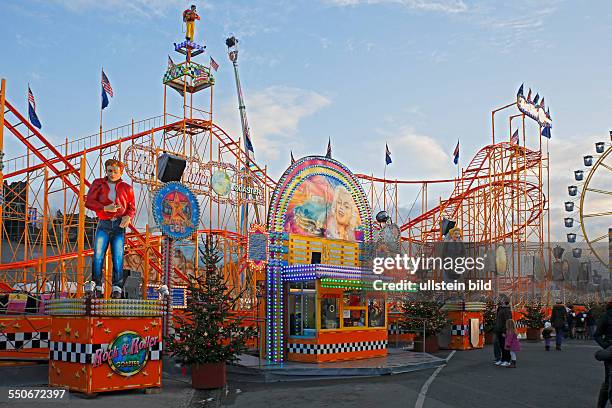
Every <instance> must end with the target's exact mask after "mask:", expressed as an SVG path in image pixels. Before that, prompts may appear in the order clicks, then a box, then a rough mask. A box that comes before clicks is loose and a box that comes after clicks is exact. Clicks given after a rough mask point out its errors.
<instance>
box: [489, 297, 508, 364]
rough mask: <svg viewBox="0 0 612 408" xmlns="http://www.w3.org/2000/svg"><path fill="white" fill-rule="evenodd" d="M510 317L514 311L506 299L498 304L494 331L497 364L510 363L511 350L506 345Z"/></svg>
mask: <svg viewBox="0 0 612 408" xmlns="http://www.w3.org/2000/svg"><path fill="white" fill-rule="evenodd" d="M508 319H512V311H511V310H510V301H509V300H508V299H505V300H504V301H503V302H501V301H500V302H499V304H498V305H497V316H496V318H495V326H494V327H493V333H495V340H494V341H495V343H494V344H493V350H494V352H495V358H496V359H497V361H496V362H495V365H503V366H509V365H510V351H509V350H506V347H504V345H505V344H506V321H507V320H508Z"/></svg>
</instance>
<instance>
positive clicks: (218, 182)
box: [211, 170, 232, 196]
mask: <svg viewBox="0 0 612 408" xmlns="http://www.w3.org/2000/svg"><path fill="white" fill-rule="evenodd" d="M211 184H212V189H213V191H214V192H215V193H217V194H219V195H220V196H226V195H228V194H229V192H230V189H231V187H232V181H231V180H230V178H229V176H228V175H227V173H226V172H224V171H223V170H217V171H215V172H213V174H212V183H211Z"/></svg>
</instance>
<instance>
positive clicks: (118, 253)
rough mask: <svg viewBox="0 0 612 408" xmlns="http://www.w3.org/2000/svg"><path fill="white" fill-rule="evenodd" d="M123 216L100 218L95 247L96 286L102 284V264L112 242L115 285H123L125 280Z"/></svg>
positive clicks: (94, 274)
mask: <svg viewBox="0 0 612 408" xmlns="http://www.w3.org/2000/svg"><path fill="white" fill-rule="evenodd" d="M120 223H121V218H119V219H117V220H100V221H99V222H98V227H97V228H96V237H95V238H94V247H93V265H92V267H93V270H92V275H93V280H94V282H96V286H101V285H102V264H104V256H105V255H106V250H107V249H108V246H109V244H110V248H111V255H112V260H113V286H118V287H121V281H122V280H123V250H124V245H125V228H121V227H120V226H119V224H120Z"/></svg>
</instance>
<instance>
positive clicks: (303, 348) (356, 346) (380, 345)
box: [287, 340, 387, 355]
mask: <svg viewBox="0 0 612 408" xmlns="http://www.w3.org/2000/svg"><path fill="white" fill-rule="evenodd" d="M386 348H387V340H375V341H360V342H356V343H333V344H302V343H289V344H287V349H288V352H289V353H295V354H312V355H320V354H335V353H351V352H355V351H367V350H384V349H386Z"/></svg>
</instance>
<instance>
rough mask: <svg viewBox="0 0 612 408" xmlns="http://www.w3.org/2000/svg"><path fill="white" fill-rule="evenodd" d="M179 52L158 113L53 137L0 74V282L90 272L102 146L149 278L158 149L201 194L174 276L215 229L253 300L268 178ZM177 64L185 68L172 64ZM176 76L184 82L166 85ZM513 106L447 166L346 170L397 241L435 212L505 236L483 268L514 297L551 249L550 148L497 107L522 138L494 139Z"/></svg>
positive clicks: (479, 238)
mask: <svg viewBox="0 0 612 408" xmlns="http://www.w3.org/2000/svg"><path fill="white" fill-rule="evenodd" d="M190 52H191V51H190V50H187V52H186V53H185V55H186V59H185V62H181V63H179V64H176V66H173V67H169V71H168V72H169V73H171V72H180V75H178V76H177V77H176V78H174V77H173V78H174V79H168V81H167V82H165V85H166V86H165V87H164V113H163V115H160V116H156V117H152V118H149V119H145V120H141V121H132V123H130V124H128V125H125V126H122V127H118V128H115V129H112V130H107V131H102V129H100V132H99V133H97V134H94V135H91V136H88V137H84V138H80V139H73V140H68V139H66V140H65V141H64V143H57V142H52V141H50V140H48V139H47V138H46V137H45V136H44V135H43V134H42V133H41V132H40V131H39V130H38V129H36V128H35V127H33V126H32V125H31V124H30V123H29V122H28V120H27V119H26V117H24V115H22V114H21V113H20V112H19V111H18V110H17V109H16V108H15V107H14V105H13V104H11V103H10V102H9V101H7V100H6V99H5V92H6V81H4V80H3V81H2V97H1V99H0V104H1V111H0V151H4V150H5V149H3V146H6V145H8V144H10V145H11V151H16V150H19V149H20V150H19V153H18V154H14V155H12V156H11V157H7V158H6V159H5V160H3V162H2V164H3V168H0V184H1V185H3V186H4V187H3V200H2V206H0V253H1V254H2V262H1V264H0V282H1V283H3V284H4V286H5V287H9V288H13V289H26V290H29V291H32V292H37V293H42V292H45V291H56V292H64V293H66V294H68V295H71V296H80V295H82V290H83V283H84V282H85V281H86V280H87V278H88V276H89V275H90V267H89V265H90V262H91V254H92V250H91V241H92V239H93V233H94V228H95V220H94V218H93V217H92V216H91V215H92V214H91V213H88V211H87V210H86V209H85V207H84V200H83V199H84V196H85V194H86V189H87V187H88V186H89V181H90V180H93V179H94V178H96V177H99V175H100V174H101V172H102V163H103V161H104V160H105V159H107V158H112V157H115V158H121V159H123V160H124V161H126V163H127V167H126V169H127V170H128V176H129V178H130V179H131V181H132V182H133V183H134V187H135V194H136V206H137V209H138V212H137V214H136V217H135V219H134V220H133V222H132V225H130V231H129V234H128V235H127V238H126V268H127V269H131V270H136V271H138V272H140V273H141V274H142V276H143V280H144V282H146V283H149V284H159V282H160V274H161V266H160V265H161V263H162V262H161V256H162V255H161V247H160V234H159V233H158V232H157V231H155V229H154V227H153V225H154V223H153V222H152V221H150V220H151V218H150V214H149V209H150V207H151V196H152V193H153V192H154V191H155V189H156V188H158V187H159V181H157V178H156V175H157V163H156V161H155V158H156V157H157V156H158V155H159V154H160V153H162V152H169V153H172V154H175V155H178V156H181V157H183V158H185V159H186V160H187V162H188V163H190V166H191V170H190V172H189V174H188V175H187V176H185V178H189V180H191V181H192V187H193V188H194V190H196V192H198V193H199V195H200V197H201V200H202V201H201V203H200V205H201V209H202V211H201V214H202V217H201V220H200V226H199V232H198V234H195V235H194V237H193V239H192V240H191V255H190V256H186V252H187V251H186V250H185V251H184V250H181V251H182V252H181V253H176V254H175V258H176V262H175V264H174V269H173V273H172V276H171V278H172V280H173V282H176V283H178V282H181V281H184V280H185V279H186V278H187V275H189V274H191V273H197V270H198V256H197V254H198V245H199V239H198V236H199V235H200V234H214V235H216V236H218V237H219V238H220V240H221V242H222V244H221V248H222V251H223V261H222V265H223V271H224V273H225V274H226V276H227V278H228V279H229V281H230V283H231V284H232V285H233V286H234V287H236V288H241V289H244V288H246V289H248V291H247V295H246V296H245V299H244V302H243V304H242V307H243V308H244V309H249V310H253V311H254V310H255V309H258V308H257V307H255V305H256V304H257V293H256V292H257V290H256V288H257V281H263V280H264V277H263V276H259V275H258V273H260V272H253V271H250V269H249V268H248V263H247V259H246V246H247V237H246V233H245V232H244V230H243V229H241V226H242V225H245V221H246V224H251V223H262V222H264V220H266V219H267V211H268V203H269V199H270V194H271V192H272V191H273V190H274V187H275V185H276V182H275V180H274V179H273V178H271V177H270V176H269V175H268V173H267V168H266V167H262V166H259V165H257V163H256V162H255V161H254V160H253V158H249V156H247V152H245V150H246V149H245V148H244V146H241V141H240V139H239V138H235V137H232V136H230V135H228V134H227V133H226V132H225V131H223V129H221V128H220V127H219V126H218V125H217V124H215V123H214V122H213V115H212V105H213V88H214V78H213V76H212V72H211V70H210V67H206V66H202V65H199V64H196V63H194V62H193V61H192V59H191V54H190ZM194 65H197V69H199V70H200V71H201V70H204V71H205V72H206V73H207V76H206V78H207V79H206V80H207V81H208V82H207V83H204V84H203V83H201V82H199V83H198V85H197V86H195V85H193V83H192V81H193V78H190V77H189V75H190V71H189V70H190V69H192V68H193V67H194ZM176 67H179V68H178V69H179V71H176V69H177V68H176ZM182 68H185V69H184V70H183V71H180V69H182ZM172 69H174V70H175V71H171V70H172ZM167 75H169V74H167ZM177 78H178V79H180V80H181V82H180V84H182V85H181V86H182V87H183V92H180V89H177V83H179V82H177V80H178V79H177ZM179 88H180V87H179ZM177 90H179V94H180V95H181V98H180V106H181V108H182V112H181V113H180V114H173V113H170V112H169V111H168V100H169V99H170V98H172V97H174V98H176V95H175V94H174V93H173V92H174V91H177ZM168 91H170V92H168ZM197 91H204V92H202V93H208V95H207V96H205V98H204V99H203V101H205V102H204V104H205V105H207V106H208V107H207V109H205V110H202V109H199V108H196V107H195V103H194V97H195V95H194V94H196V92H197ZM197 95H200V93H198V94H197ZM200 106H201V105H200ZM513 106H516V104H514V103H513V104H509V105H506V106H504V107H502V108H500V109H497V110H495V111H493V113H492V125H493V126H492V144H490V145H487V146H485V147H483V148H482V149H480V150H479V151H478V152H477V153H476V155H475V156H474V157H473V159H472V160H471V161H470V162H469V164H468V165H467V167H465V168H463V169H462V170H461V172H460V174H459V175H458V177H457V178H454V179H446V180H388V179H381V178H376V177H374V176H373V175H370V176H368V175H363V174H362V175H357V176H358V177H359V178H360V179H361V180H362V183H363V186H364V189H365V191H366V193H367V195H368V196H369V198H370V201H371V206H372V209H373V211H375V212H376V211H379V210H386V211H387V212H389V213H390V214H395V218H394V219H395V220H397V222H398V224H400V230H401V233H402V240H403V241H404V242H405V243H407V244H410V245H412V244H415V245H424V244H427V243H432V242H437V241H440V240H441V239H442V235H441V228H440V226H441V223H442V220H443V219H449V220H454V221H456V222H457V225H458V226H459V227H460V228H461V229H462V230H463V231H464V238H465V240H467V241H470V242H477V243H479V244H481V245H482V247H484V248H486V249H490V248H491V247H492V246H493V245H499V244H505V245H506V248H507V251H509V252H508V254H507V256H508V259H509V262H508V264H509V267H508V270H507V271H497V272H495V271H493V272H491V273H490V277H491V278H495V279H496V280H497V282H498V285H497V287H498V290H499V291H501V292H507V293H511V294H513V295H515V296H516V297H517V300H519V301H520V300H521V299H524V298H525V297H526V296H528V295H533V294H536V292H537V293H538V294H544V293H546V292H548V291H549V289H550V288H549V286H548V277H549V272H548V267H547V265H550V251H549V249H548V248H547V247H546V245H545V242H546V241H547V237H548V236H549V235H550V220H549V213H548V207H549V203H548V199H547V197H548V188H549V185H548V176H549V167H548V160H549V156H548V144H547V143H548V140H546V139H544V140H543V139H542V136H541V129H539V131H538V133H537V136H536V137H533V135H531V136H529V135H528V133H529V128H530V127H531V126H530V125H528V123H527V120H528V118H526V116H525V115H524V114H522V113H521V114H516V113H513V114H511V115H509V117H508V125H509V134H510V135H512V134H513V130H514V129H513V124H514V121H515V120H519V121H520V125H519V126H517V127H516V130H519V131H520V134H521V135H522V143H516V142H506V141H502V142H500V141H497V142H496V133H495V124H496V122H495V115H496V114H497V113H499V112H500V111H501V110H505V109H508V108H511V107H513ZM5 130H6V131H5ZM533 133H535V132H533ZM534 145H535V146H534ZM527 146H529V147H527ZM216 169H223V170H224V171H225V172H231V173H232V177H233V178H234V180H236V183H237V184H240V185H242V186H248V187H249V188H256V189H259V191H260V196H259V199H258V201H256V202H247V201H245V199H244V196H245V195H244V194H240V193H236V194H234V195H231V194H230V195H228V196H227V197H228V198H227V199H220V198H219V194H215V193H213V191H212V190H215V188H216V187H218V186H215V185H214V183H215V180H214V177H213V174H214V173H215V171H216ZM192 179H193V180H192ZM202 180H207V181H206V182H203V181H202ZM191 181H190V182H191ZM198 183H199V184H198ZM206 183H207V184H206ZM204 184H206V185H204ZM408 185H413V186H418V187H420V192H419V194H420V197H421V206H420V207H421V214H420V215H418V216H416V217H413V218H409V217H408V216H407V215H406V214H405V213H403V212H402V211H400V205H399V200H400V198H399V197H400V196H401V197H404V195H403V193H402V191H401V190H402V188H403V187H405V186H408ZM432 185H443V186H446V187H447V188H448V189H449V190H451V191H452V193H451V194H450V196H449V197H448V198H446V199H444V200H439V201H438V202H437V203H435V204H434V205H431V203H430V201H429V199H428V187H430V186H432ZM215 191H217V190H215ZM232 194H233V193H232ZM417 199H418V198H417ZM415 202H416V200H415ZM245 206H251V207H254V208H255V211H248V212H242V211H241V209H242V208H244V207H245ZM245 213H246V214H248V219H247V220H245V219H244V214H245ZM529 259H530V261H529ZM536 265H539V270H538V267H537V266H536ZM107 266H108V260H107ZM105 270H106V271H109V270H110V268H109V267H107V268H105ZM109 281H110V279H106V282H109ZM107 285H108V283H107ZM109 289H110V288H109V287H106V288H105V293H107V294H108V293H110V290H109ZM146 290H147V285H143V292H144V291H146Z"/></svg>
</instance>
